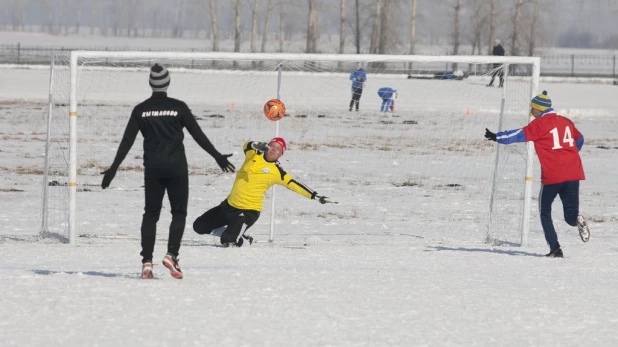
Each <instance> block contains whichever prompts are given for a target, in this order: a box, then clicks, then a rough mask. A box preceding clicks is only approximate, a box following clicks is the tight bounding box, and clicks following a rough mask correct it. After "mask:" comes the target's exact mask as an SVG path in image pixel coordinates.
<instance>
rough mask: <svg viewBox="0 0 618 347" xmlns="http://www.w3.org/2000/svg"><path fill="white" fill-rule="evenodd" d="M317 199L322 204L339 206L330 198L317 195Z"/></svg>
mask: <svg viewBox="0 0 618 347" xmlns="http://www.w3.org/2000/svg"><path fill="white" fill-rule="evenodd" d="M315 198H316V199H317V200H318V201H319V202H320V204H322V205H324V204H338V203H339V202H337V201H335V200H333V199H331V198H329V197H328V196H322V195H317V194H316V195H315Z"/></svg>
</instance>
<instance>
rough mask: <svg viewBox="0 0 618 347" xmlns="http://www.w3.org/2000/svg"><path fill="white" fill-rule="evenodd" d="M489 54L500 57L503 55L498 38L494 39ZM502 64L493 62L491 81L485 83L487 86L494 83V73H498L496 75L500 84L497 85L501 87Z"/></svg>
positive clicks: (502, 81) (502, 77)
mask: <svg viewBox="0 0 618 347" xmlns="http://www.w3.org/2000/svg"><path fill="white" fill-rule="evenodd" d="M491 54H492V55H495V56H501V57H503V56H504V48H503V47H502V45H501V44H500V40H498V39H496V41H495V42H494V49H493V51H492V52H491ZM502 65H503V64H500V63H496V64H494V72H493V73H492V74H491V81H489V84H488V85H487V86H488V87H491V86H493V85H494V79H495V78H496V75H498V77H500V85H499V86H498V87H500V88H502V85H503V84H504V71H503V66H502Z"/></svg>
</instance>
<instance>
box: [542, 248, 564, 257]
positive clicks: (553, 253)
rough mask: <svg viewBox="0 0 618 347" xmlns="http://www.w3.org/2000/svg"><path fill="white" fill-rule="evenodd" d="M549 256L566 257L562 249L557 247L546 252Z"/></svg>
mask: <svg viewBox="0 0 618 347" xmlns="http://www.w3.org/2000/svg"><path fill="white" fill-rule="evenodd" d="M545 256H546V257H548V258H564V254H563V253H562V249H560V248H556V249H554V250H553V251H551V252H549V253H547V254H545Z"/></svg>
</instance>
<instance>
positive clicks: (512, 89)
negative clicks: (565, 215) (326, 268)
mask: <svg viewBox="0 0 618 347" xmlns="http://www.w3.org/2000/svg"><path fill="white" fill-rule="evenodd" d="M52 59H53V60H52V61H53V63H52V65H51V73H50V101H49V114H48V138H49V139H48V143H47V146H46V153H47V154H46V158H45V170H44V172H45V174H44V182H43V184H44V188H43V203H42V206H43V212H42V219H43V221H42V228H41V229H42V230H41V234H42V235H44V236H46V235H56V236H60V237H65V238H66V239H67V240H69V242H70V243H75V240H76V237H77V236H78V235H79V234H91V233H98V232H102V233H105V232H108V231H105V230H103V231H101V230H100V229H106V228H109V227H110V226H111V225H114V223H107V226H96V225H95V226H93V225H92V224H97V223H94V222H93V218H92V217H88V218H83V220H84V223H82V222H80V219H78V218H79V216H90V215H89V214H90V213H111V214H113V213H119V212H124V211H121V207H114V206H111V207H110V206H108V205H110V204H109V203H106V202H105V201H104V200H108V199H125V198H127V197H130V199H132V200H131V202H135V203H137V204H138V206H139V201H140V193H141V189H140V183H139V182H140V180H142V179H143V178H142V176H143V173H142V172H141V171H140V164H141V162H140V160H141V157H140V152H141V146H140V139H139V138H138V140H137V141H136V144H134V146H133V149H132V150H131V152H130V154H129V156H127V159H126V160H125V162H124V163H123V165H122V166H121V169H120V170H119V173H118V175H117V176H116V178H115V180H114V182H113V185H116V187H117V189H115V190H114V189H112V190H111V191H106V192H105V193H106V194H108V195H107V197H105V198H102V197H101V194H103V193H102V192H100V188H99V189H97V188H96V187H98V186H99V185H100V179H101V176H100V174H99V173H100V171H103V170H104V169H105V168H106V167H107V166H109V165H110V164H111V162H112V160H113V157H114V155H115V150H116V149H117V143H118V142H119V141H120V138H121V137H122V131H123V129H124V126H125V125H126V122H127V120H128V115H129V114H130V111H131V109H132V107H133V106H135V105H137V104H138V103H139V102H141V101H143V100H144V99H146V98H148V97H149V96H150V91H149V88H148V86H147V71H148V69H149V67H150V66H151V65H152V64H154V62H158V63H160V64H162V65H164V66H166V67H167V68H168V69H169V70H170V73H171V76H172V83H171V85H170V88H169V90H168V92H169V94H170V97H175V98H178V99H180V100H183V101H185V102H187V104H188V105H189V106H190V107H191V108H192V110H193V111H194V114H195V115H196V116H197V117H199V118H200V126H202V127H203V129H204V131H205V133H206V135H207V136H208V137H209V138H210V139H211V140H212V141H213V143H214V145H215V146H216V147H217V148H218V149H219V150H220V151H221V152H228V151H236V152H237V148H238V147H239V146H240V145H242V142H243V141H246V140H253V139H268V138H270V137H272V136H273V135H275V136H276V135H281V136H283V137H285V138H286V140H288V142H289V143H290V151H289V154H288V153H287V152H286V156H285V157H284V159H285V162H284V163H283V166H284V168H285V169H286V170H289V171H288V172H291V174H292V175H293V176H294V177H298V178H299V180H301V181H303V183H306V184H307V185H309V186H310V187H312V188H314V189H316V190H317V191H319V192H320V193H323V194H325V195H332V196H337V197H339V196H341V195H342V194H343V195H344V196H345V197H348V201H346V202H345V203H343V204H341V205H340V206H337V207H333V209H335V210H333V211H334V212H328V213H326V212H322V213H319V212H313V210H312V211H311V212H307V213H314V214H315V216H316V217H318V218H324V220H326V221H330V220H331V219H341V220H343V221H341V222H339V223H335V222H333V223H332V226H331V228H332V229H333V230H336V233H339V234H341V235H354V232H351V231H349V230H348V229H350V228H352V229H353V228H354V226H357V225H358V224H359V221H360V220H363V221H365V222H366V225H368V228H369V229H372V230H373V229H375V230H376V231H375V232H376V234H379V233H384V232H386V233H393V232H394V233H401V232H404V233H409V234H410V235H415V236H417V237H421V238H424V239H430V240H431V239H436V240H441V239H442V240H443V239H446V240H454V241H456V242H460V241H470V242H475V241H479V240H482V241H486V242H490V243H493V244H511V243H518V244H521V245H527V244H528V232H529V221H530V210H531V200H532V197H531V191H532V162H533V153H534V152H533V146H532V144H531V143H529V144H527V145H525V146H520V145H511V146H501V147H499V146H498V145H496V144H493V143H488V142H487V141H485V139H484V138H482V132H483V131H484V128H485V127H489V128H491V129H495V130H496V131H499V130H505V129H507V128H514V127H521V126H523V125H525V124H526V123H527V122H529V121H530V119H529V118H528V117H529V116H528V111H529V102H530V100H531V99H532V97H534V95H536V94H537V92H538V83H539V75H540V59H539V58H534V57H508V56H506V57H496V56H409V55H332V54H271V53H251V54H249V53H222V52H209V53H196V52H126V51H125V52H109V51H72V52H70V53H68V54H67V53H66V52H64V53H63V52H59V53H58V54H55V55H54V57H53V58H52ZM357 62H361V63H362V64H363V66H364V67H365V69H366V71H367V75H368V79H367V81H366V83H365V87H364V88H363V89H364V92H363V95H362V98H361V111H360V112H359V113H356V112H354V111H349V110H348V102H349V101H350V83H351V81H350V80H349V79H348V76H349V74H350V72H351V71H352V70H353V69H354V66H355V65H356V63H357ZM450 64H457V66H458V67H459V68H460V70H457V71H456V72H457V73H456V74H455V75H456V76H454V77H453V76H452V75H453V74H447V73H443V72H447V71H446V70H445V68H447V67H448V66H449V65H450ZM493 64H501V68H503V69H504V72H505V74H504V78H505V84H504V88H502V89H498V88H486V87H485V84H486V82H487V80H488V78H489V75H490V74H491V73H492V72H493V70H492V69H493V68H492V67H491V66H493ZM412 67H413V68H412ZM509 71H513V72H514V73H509ZM450 72H455V71H450ZM450 72H449V73H450ZM447 75H448V76H447ZM380 87H393V88H394V89H397V94H398V98H397V99H396V100H394V102H395V108H394V112H387V113H383V112H380V106H379V105H380V103H381V100H380V99H379V97H378V95H377V94H376V91H377V90H378V88H380ZM274 96H276V97H277V98H280V99H282V100H283V101H284V102H285V104H286V106H287V108H288V114H287V115H286V117H285V118H284V119H283V120H281V121H279V122H275V123H273V122H270V121H268V120H266V119H265V118H264V117H263V116H262V115H261V105H262V104H263V102H265V101H266V100H268V99H270V98H272V97H274ZM204 114H207V115H204ZM67 116H68V118H66V117H67ZM193 142H194V141H193V140H192V139H187V141H185V146H186V147H187V156H188V157H190V163H189V165H190V175H191V195H192V196H193V195H199V194H205V195H209V194H210V195H216V198H214V197H213V198H212V199H209V200H208V203H207V204H206V205H200V207H199V209H200V210H202V212H203V210H205V209H206V207H211V206H214V205H215V204H217V203H218V202H219V201H220V200H221V199H222V198H225V195H226V191H227V190H229V188H230V186H231V181H230V180H229V178H225V177H223V178H222V177H221V174H220V173H219V172H217V170H216V169H217V167H216V165H214V162H213V161H212V160H210V161H208V159H207V158H206V155H205V153H204V152H203V151H201V152H200V149H199V147H198V146H197V145H196V144H194V143H193ZM240 155H241V154H240V153H238V154H237V155H235V156H234V157H232V158H233V159H234V160H237V161H236V163H238V160H241V158H238V156H240ZM198 156H201V157H202V160H197V159H196V160H194V161H193V162H191V161H192V160H193V159H192V158H197V157H198ZM237 166H238V165H237ZM123 167H124V169H123ZM121 171H122V172H121ZM222 180H223V181H224V182H221V181H222ZM89 187H91V188H89ZM123 193H124V195H123ZM97 194H98V195H99V196H96V195H97ZM282 194H284V193H282ZM274 196H275V195H274V190H273V191H271V193H269V195H268V197H269V199H270V200H271V203H270V204H269V205H270V207H268V206H266V204H265V206H264V208H265V210H264V211H262V213H263V214H264V215H270V220H268V221H259V222H260V223H267V224H268V225H267V226H264V225H262V224H260V225H258V226H257V227H253V228H252V230H253V229H256V231H254V232H255V233H263V234H264V235H268V238H269V239H271V240H272V239H273V238H274V232H275V226H276V223H275V221H276V219H277V215H276V214H275V208H276V205H275V198H274ZM82 198H83V202H84V204H82V203H81V202H80V199H82ZM216 199H219V200H216ZM277 199H279V194H277ZM283 199H285V204H281V205H279V206H280V208H283V209H284V210H285V211H286V212H288V213H290V212H291V213H297V214H299V215H302V214H303V213H305V212H303V211H302V210H303V209H304V208H307V207H306V206H304V205H302V207H301V205H300V204H301V202H297V200H299V198H298V197H294V198H292V197H289V196H285V197H283ZM372 199H375V200H373V201H374V202H375V203H373V204H372V203H371V202H372ZM339 200H343V199H339ZM288 201H290V203H288ZM142 204H143V202H142ZM189 204H190V205H191V204H192V202H191V201H190V202H189ZM85 205H88V206H85ZM419 206H420V207H421V208H419ZM142 207H143V206H142ZM140 208H141V207H135V206H133V213H132V214H131V218H132V219H135V218H137V216H139V213H137V212H135V211H139V209H140ZM190 208H191V206H190ZM82 209H83V210H82ZM104 211H107V212H104ZM483 211H486V212H483ZM266 212H270V213H268V214H267V213H266ZM120 215H122V216H124V214H122V213H120ZM368 215H371V217H372V218H368ZM483 215H486V216H487V217H484V216H483ZM162 217H163V213H162ZM101 218H103V219H105V217H104V216H102V217H101ZM123 218H127V220H128V218H129V217H128V216H126V217H123ZM190 218H191V216H189V218H188V223H187V224H188V225H190V223H189V222H190ZM120 219H121V218H120ZM264 219H266V218H264ZM288 219H289V218H288ZM286 220H287V219H286ZM294 222H295V223H296V222H297V221H294ZM132 223H133V225H135V222H132ZM138 224H139V223H138ZM258 224H259V223H258ZM509 224H510V225H509ZM418 225H424V227H423V228H426V230H423V231H422V232H419V233H418V235H417V234H415V233H412V232H410V231H409V229H410V227H411V226H414V227H418ZM84 228H85V229H87V230H84ZM132 228H133V229H135V227H134V226H133V227H132ZM312 228H313V227H312V226H310V225H304V226H303V232H304V235H305V237H306V238H307V237H325V236H324V235H325V234H327V232H326V231H321V232H320V233H319V235H320V236H315V235H314V236H312V235H311V230H312ZM456 228H461V229H462V230H463V231H462V232H461V233H457V232H456V231H455V230H452V229H456ZM280 229H284V230H283V235H285V237H290V238H293V237H294V236H292V234H293V233H292V232H291V231H289V230H285V227H283V228H280ZM320 229H321V230H323V227H320ZM160 230H164V228H160ZM513 230H517V232H513Z"/></svg>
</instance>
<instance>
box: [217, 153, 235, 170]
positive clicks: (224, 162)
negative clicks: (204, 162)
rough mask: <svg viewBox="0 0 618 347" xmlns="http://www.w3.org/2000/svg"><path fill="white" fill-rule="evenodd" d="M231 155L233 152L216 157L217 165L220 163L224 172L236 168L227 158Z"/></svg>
mask: <svg viewBox="0 0 618 347" xmlns="http://www.w3.org/2000/svg"><path fill="white" fill-rule="evenodd" d="M231 156H232V155H231V154H221V155H220V156H218V157H216V158H215V160H216V161H217V165H219V167H220V168H221V170H223V172H234V170H236V167H235V166H234V165H232V163H230V162H229V160H227V158H229V157H231Z"/></svg>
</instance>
